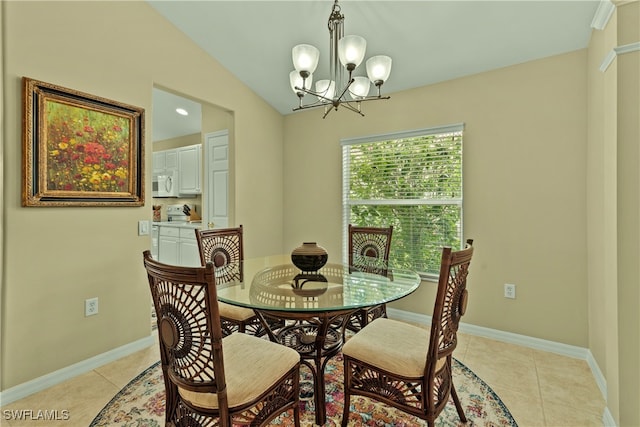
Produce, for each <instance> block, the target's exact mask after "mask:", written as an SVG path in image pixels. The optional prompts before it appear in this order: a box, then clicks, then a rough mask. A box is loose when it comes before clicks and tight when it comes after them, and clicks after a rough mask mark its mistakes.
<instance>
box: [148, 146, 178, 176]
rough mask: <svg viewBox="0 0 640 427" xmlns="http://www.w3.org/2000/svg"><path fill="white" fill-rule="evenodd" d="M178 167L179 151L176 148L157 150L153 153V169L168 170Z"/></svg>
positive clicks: (156, 170)
mask: <svg viewBox="0 0 640 427" xmlns="http://www.w3.org/2000/svg"><path fill="white" fill-rule="evenodd" d="M177 169H178V152H177V150H176V149H173V150H163V151H155V152H154V153H153V171H154V172H166V171H175V170H177Z"/></svg>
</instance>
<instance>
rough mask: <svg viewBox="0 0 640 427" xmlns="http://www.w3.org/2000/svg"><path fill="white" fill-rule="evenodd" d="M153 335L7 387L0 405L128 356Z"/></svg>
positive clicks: (149, 343) (147, 345)
mask: <svg viewBox="0 0 640 427" xmlns="http://www.w3.org/2000/svg"><path fill="white" fill-rule="evenodd" d="M155 340H156V339H155V335H149V336H148V337H146V338H142V339H139V340H137V341H134V342H132V343H129V344H125V345H123V346H121V347H118V348H114V349H113V350H109V351H107V352H105V353H102V354H99V355H97V356H94V357H91V358H89V359H86V360H83V361H81V362H78V363H74V364H73V365H71V366H67V367H65V368H62V369H58V370H57V371H54V372H51V373H49V374H46V375H43V376H41V377H38V378H34V379H32V380H30V381H27V382H26V383H22V384H18V385H17V386H14V387H11V388H8V389H6V390H4V391H2V392H0V406H4V405H8V404H9V403H11V402H15V401H16V400H20V399H22V398H24V397H27V396H29V395H31V394H33V393H37V392H39V391H42V390H44V389H46V388H49V387H51V386H54V385H56V384H59V383H61V382H64V381H66V380H69V379H71V378H73V377H76V376H78V375H81V374H84V373H86V372H89V371H92V370H93V369H96V368H99V367H100V366H102V365H105V364H107V363H110V362H113V361H115V360H118V359H120V358H122V357H125V356H128V355H130V354H133V353H135V352H136V351H140V350H142V349H144V348H147V347H149V346H150V345H153V343H155V342H156V341H155Z"/></svg>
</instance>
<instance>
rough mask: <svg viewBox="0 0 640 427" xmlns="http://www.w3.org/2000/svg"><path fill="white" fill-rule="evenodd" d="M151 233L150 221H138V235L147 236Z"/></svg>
mask: <svg viewBox="0 0 640 427" xmlns="http://www.w3.org/2000/svg"><path fill="white" fill-rule="evenodd" d="M148 234H149V221H147V220H142V221H138V236H146V235H148Z"/></svg>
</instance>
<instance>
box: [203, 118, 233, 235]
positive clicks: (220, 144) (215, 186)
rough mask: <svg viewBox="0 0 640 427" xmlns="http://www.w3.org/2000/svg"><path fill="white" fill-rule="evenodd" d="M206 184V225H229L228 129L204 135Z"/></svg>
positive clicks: (216, 226) (219, 226)
mask: <svg viewBox="0 0 640 427" xmlns="http://www.w3.org/2000/svg"><path fill="white" fill-rule="evenodd" d="M205 144H206V156H207V161H206V162H205V168H206V176H207V186H206V201H207V212H206V214H205V215H206V217H207V225H208V227H209V228H222V227H228V226H229V131H226V130H225V131H221V132H213V133H208V134H207V135H206V136H205Z"/></svg>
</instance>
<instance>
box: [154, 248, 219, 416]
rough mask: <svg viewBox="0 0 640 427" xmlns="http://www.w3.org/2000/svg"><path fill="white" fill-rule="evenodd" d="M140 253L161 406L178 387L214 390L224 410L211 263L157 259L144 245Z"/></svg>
mask: <svg viewBox="0 0 640 427" xmlns="http://www.w3.org/2000/svg"><path fill="white" fill-rule="evenodd" d="M143 257H144V266H145V268H146V270H147V276H148V279H149V287H150V289H151V296H152V298H153V304H154V306H155V310H156V316H157V322H158V336H159V342H160V357H161V361H162V370H163V374H164V379H165V386H166V391H167V411H168V412H171V411H172V406H171V405H175V404H176V402H177V400H178V395H177V393H178V390H177V387H178V386H179V387H181V388H184V389H187V390H191V391H196V392H203V393H216V394H217V400H218V405H219V408H220V411H221V412H222V413H224V412H225V408H228V403H227V394H226V393H227V391H226V380H225V374H224V365H223V359H222V329H221V324H220V313H219V311H218V301H217V295H216V286H215V277H214V266H213V264H212V263H207V265H206V266H204V267H182V266H175V265H168V264H162V263H160V262H158V261H155V260H154V259H153V258H152V256H151V252H150V251H148V250H147V251H145V252H144V255H143Z"/></svg>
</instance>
